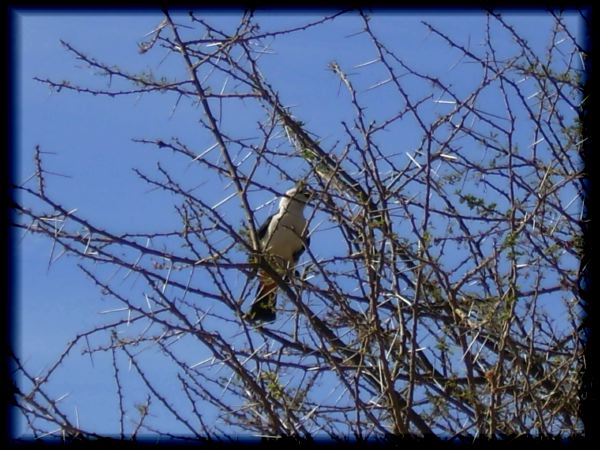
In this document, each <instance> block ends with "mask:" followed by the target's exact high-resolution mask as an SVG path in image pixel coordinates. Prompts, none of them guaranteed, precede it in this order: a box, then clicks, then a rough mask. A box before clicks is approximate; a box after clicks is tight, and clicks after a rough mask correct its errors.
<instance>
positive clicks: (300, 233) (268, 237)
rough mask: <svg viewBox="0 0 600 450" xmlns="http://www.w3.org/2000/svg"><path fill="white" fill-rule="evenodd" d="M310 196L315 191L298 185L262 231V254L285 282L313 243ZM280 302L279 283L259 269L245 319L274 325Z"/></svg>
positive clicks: (259, 238)
mask: <svg viewBox="0 0 600 450" xmlns="http://www.w3.org/2000/svg"><path fill="white" fill-rule="evenodd" d="M310 197H311V192H310V191H309V190H308V189H307V188H306V187H305V186H304V184H303V183H301V184H298V185H297V186H296V187H294V188H292V189H290V190H289V191H287V192H286V193H285V195H284V196H283V197H281V199H280V200H279V211H277V212H276V213H275V214H273V215H272V216H271V217H269V218H268V219H267V220H266V221H265V223H264V224H263V225H262V226H261V227H260V228H259V229H258V236H257V237H258V241H259V245H260V251H261V252H262V254H263V256H264V257H265V258H266V259H267V261H268V263H269V264H270V265H271V267H272V268H273V269H274V270H276V271H277V273H278V274H280V275H281V277H282V278H283V279H289V277H288V273H289V272H290V271H292V270H293V268H294V267H295V265H296V264H297V263H298V259H299V258H300V255H302V253H303V252H304V250H305V248H306V247H308V245H309V244H310V238H309V237H308V235H307V221H306V219H305V218H304V207H305V206H306V203H307V202H308V201H309V199H310ZM276 303H277V282H276V281H275V280H273V278H271V276H270V275H269V274H268V273H267V272H265V271H264V270H262V269H259V270H258V290H257V292H256V299H255V300H254V302H253V303H252V306H251V307H250V310H249V311H248V312H247V313H246V314H245V316H244V317H245V318H246V319H247V320H249V321H252V322H256V321H261V322H272V321H274V320H275V317H276V313H275V308H276Z"/></svg>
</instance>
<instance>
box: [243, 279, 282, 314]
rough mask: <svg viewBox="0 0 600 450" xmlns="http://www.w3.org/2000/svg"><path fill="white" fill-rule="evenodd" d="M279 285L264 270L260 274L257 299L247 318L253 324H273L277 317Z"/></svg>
mask: <svg viewBox="0 0 600 450" xmlns="http://www.w3.org/2000/svg"><path fill="white" fill-rule="evenodd" d="M276 304H277V283H276V282H275V281H274V280H273V279H272V278H271V277H270V276H269V275H268V274H266V273H265V272H263V271H262V270H261V271H259V272H258V289H257V291H256V299H255V300H254V303H252V306H251V307H250V311H248V312H247V313H246V315H245V318H246V319H247V320H249V321H251V322H258V321H261V322H273V321H274V320H275V317H276V313H275V308H276Z"/></svg>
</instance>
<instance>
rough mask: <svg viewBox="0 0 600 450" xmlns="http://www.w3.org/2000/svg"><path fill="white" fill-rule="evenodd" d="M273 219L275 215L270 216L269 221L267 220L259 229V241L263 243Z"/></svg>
mask: <svg viewBox="0 0 600 450" xmlns="http://www.w3.org/2000/svg"><path fill="white" fill-rule="evenodd" d="M273 217H275V214H273V215H271V216H269V217H268V218H267V220H265V222H264V223H263V224H262V225H261V226H260V228H259V229H258V240H259V241H262V240H263V239H264V237H265V235H266V234H267V230H268V229H269V224H270V223H271V220H273Z"/></svg>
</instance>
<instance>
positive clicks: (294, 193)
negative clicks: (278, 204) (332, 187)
mask: <svg viewBox="0 0 600 450" xmlns="http://www.w3.org/2000/svg"><path fill="white" fill-rule="evenodd" d="M312 195H313V192H312V191H311V190H310V189H309V188H308V186H307V185H306V184H304V183H303V182H300V183H298V184H297V185H296V186H294V187H293V188H292V189H290V190H288V191H287V192H286V193H285V197H286V198H288V199H290V200H291V201H297V202H300V203H303V204H306V203H308V202H309V200H310V199H311V197H312Z"/></svg>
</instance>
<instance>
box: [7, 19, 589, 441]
mask: <svg viewBox="0 0 600 450" xmlns="http://www.w3.org/2000/svg"><path fill="white" fill-rule="evenodd" d="M344 14H346V13H341V12H340V13H335V14H331V15H329V16H325V17H323V18H322V19H320V20H318V21H314V22H310V23H309V22H307V23H306V24H305V25H303V26H301V27H297V28H294V29H283V30H279V31H263V30H262V29H261V27H260V23H261V21H260V18H259V17H256V16H255V15H254V14H253V13H251V12H247V13H244V14H243V15H240V20H239V24H238V26H237V27H236V29H235V30H233V31H226V30H222V29H219V28H218V27H216V26H215V25H214V24H211V23H210V21H207V20H205V19H203V18H202V17H201V16H200V15H198V14H195V13H190V14H189V16H186V17H182V16H178V18H177V20H175V19H174V18H173V17H172V16H171V15H170V14H169V13H168V12H166V11H165V12H164V20H163V21H162V22H161V23H160V25H159V26H158V27H157V28H156V29H155V30H154V31H153V32H152V33H151V34H150V35H149V39H148V40H147V41H146V42H144V43H142V44H141V45H140V53H141V54H142V55H145V54H148V53H150V52H161V53H165V52H166V53H167V54H171V55H173V57H175V58H177V59H178V60H180V61H181V62H183V66H184V67H185V72H182V73H180V74H179V77H178V78H176V79H171V78H167V77H159V76H156V75H154V74H152V73H139V74H132V73H129V72H128V71H126V70H125V69H121V68H117V67H114V66H113V65H111V64H110V63H107V62H102V61H99V60H97V59H95V58H94V57H93V56H91V55H88V54H86V53H85V52H83V51H81V50H79V49H78V48H77V46H76V45H74V44H72V43H68V42H62V44H63V46H64V48H65V49H66V51H68V52H69V53H71V54H72V55H73V56H74V57H75V58H76V59H77V60H79V61H80V62H81V63H83V64H84V65H85V66H88V67H91V68H93V69H94V70H95V71H96V73H99V74H100V75H103V76H107V77H109V78H110V80H111V82H113V83H115V84H117V87H114V86H115V85H114V84H109V85H108V86H107V87H106V88H97V87H90V86H85V85H78V84H75V83H73V82H69V81H58V80H52V79H46V78H39V81H40V82H41V83H45V84H47V85H48V86H49V87H50V88H52V89H55V90H57V91H62V92H65V91H75V92H77V93H80V94H81V95H85V94H88V93H92V94H94V95H105V96H112V97H119V96H128V95H133V94H135V95H139V94H140V93H141V94H144V95H152V94H155V93H172V94H175V96H176V98H177V104H179V103H180V102H190V104H194V105H197V106H198V108H199V113H198V118H199V123H198V130H197V132H198V133H202V134H203V135H209V136H211V137H212V140H213V141H214V144H213V145H211V146H210V147H209V148H196V146H195V145H193V144H189V143H186V142H185V140H184V139H182V138H178V137H166V136H162V137H153V136H149V137H145V138H136V139H135V141H136V142H138V143H141V144H143V145H146V146H148V148H149V149H152V150H158V151H159V152H160V154H159V158H160V159H161V162H159V163H158V164H157V166H156V170H154V171H150V172H149V171H142V170H138V169H135V173H136V174H137V176H139V178H140V180H141V181H142V182H144V183H147V184H148V185H150V186H152V187H154V188H158V189H160V190H164V191H167V192H169V193H171V194H172V195H173V198H175V199H176V200H175V202H174V203H175V204H174V214H177V215H178V217H179V218H180V223H179V226H178V227H177V228H176V229H172V230H170V231H161V232H157V231H155V230H141V231H140V230H131V231H129V232H127V233H118V232H115V231H111V230H110V229H105V228H102V227H100V226H98V225H97V224H95V223H93V222H92V221H90V220H88V219H86V217H83V216H81V215H79V214H78V213H77V211H74V208H76V206H77V205H63V204H62V203H61V200H60V198H55V197H54V196H51V195H49V194H48V193H47V184H48V183H49V182H50V181H49V174H48V172H47V169H46V168H45V165H44V150H43V149H41V148H39V147H38V148H36V149H35V151H34V158H35V162H36V173H35V177H33V178H32V179H29V180H27V181H25V182H22V183H21V184H19V185H17V186H15V189H16V190H17V191H18V192H19V193H20V195H21V197H20V198H21V200H20V201H19V203H18V204H17V205H16V206H15V209H16V212H17V220H16V221H15V224H14V225H15V226H16V227H18V228H20V229H22V230H23V231H24V232H26V233H27V234H30V233H34V234H41V235H44V236H47V237H48V239H50V240H51V241H52V242H53V246H55V247H56V248H60V249H62V250H63V251H64V252H66V254H68V255H71V256H73V257H74V258H75V260H76V261H77V264H78V266H79V268H80V269H81V270H82V271H83V273H84V274H85V275H86V276H87V277H89V280H90V281H91V282H92V283H94V284H96V285H97V286H98V288H99V292H100V293H101V294H102V296H106V297H110V298H112V299H114V300H116V301H118V302H120V304H121V305H122V307H123V309H124V311H123V313H122V314H123V316H120V317H118V318H117V319H116V320H114V321H109V322H101V321H99V322H98V324H97V326H95V327H93V328H92V329H89V330H88V331H86V332H84V333H81V334H79V335H77V336H75V337H74V339H73V340H72V341H71V342H70V343H69V345H68V346H67V347H66V348H65V350H64V352H63V353H62V354H61V355H60V357H59V358H58V359H57V360H56V363H55V364H54V365H52V366H51V367H49V368H47V370H46V371H45V372H44V373H43V374H37V375H36V376H34V374H32V373H31V372H30V371H29V370H28V368H27V364H25V363H24V362H22V361H21V359H20V358H19V357H18V355H13V358H12V359H13V362H14V367H15V372H14V374H15V376H16V377H17V379H18V383H17V386H16V387H15V390H16V394H15V401H16V404H17V408H18V410H19V411H20V413H22V414H23V415H24V417H25V418H26V420H27V424H28V426H29V428H30V430H31V432H32V433H33V434H34V435H35V436H38V437H39V436H43V435H46V434H47V433H49V432H52V431H54V432H60V433H62V435H63V436H69V437H75V436H78V437H98V435H97V434H96V433H95V432H94V431H93V430H90V429H86V428H85V427H82V426H80V425H78V424H77V422H76V421H75V420H74V419H73V417H72V414H70V413H68V412H67V411H65V410H64V408H63V407H62V404H61V402H60V401H59V399H57V398H53V397H52V396H51V395H50V394H49V393H48V392H47V390H46V386H47V384H48V383H49V382H50V380H52V379H53V377H54V376H56V371H57V368H59V367H60V366H61V365H62V364H64V361H65V360H66V359H67V358H74V357H78V356H77V355H76V352H75V349H78V348H82V349H83V351H84V353H91V354H94V353H108V354H110V355H111V357H112V367H113V383H112V384H113V395H114V396H115V412H116V414H117V415H118V416H119V430H115V433H116V434H118V435H119V436H120V437H121V438H127V437H134V438H135V437H136V436H139V435H142V434H146V433H157V434H159V435H164V436H169V437H172V436H173V433H172V432H171V431H170V430H169V429H165V428H163V427H162V426H161V422H160V417H161V415H165V414H166V415H170V416H172V417H175V418H176V420H177V421H178V422H179V423H180V424H181V425H182V426H183V427H185V429H186V430H187V433H188V434H187V437H185V438H189V439H203V438H214V437H217V436H220V435H222V434H231V433H242V434H243V433H246V434H251V435H254V434H255V435H261V436H292V437H297V438H309V437H311V436H319V435H325V436H330V437H341V436H348V435H349V436H353V437H355V438H358V439H369V438H373V437H378V436H385V435H389V434H397V435H406V434H411V435H430V434H433V435H438V436H455V435H479V436H489V437H499V436H507V435H516V434H523V433H532V434H541V435H546V434H562V435H573V434H576V433H580V432H581V431H582V422H581V418H580V417H579V414H578V407H579V399H578V392H579V387H580V372H581V370H582V366H583V358H582V355H583V353H582V346H581V342H580V338H579V336H578V326H579V322H580V310H579V308H578V292H577V276H578V261H579V257H580V251H581V238H580V221H581V216H580V214H581V202H580V200H579V198H580V193H581V189H582V187H581V176H582V172H581V167H580V155H579V153H580V149H581V144H582V141H583V140H584V139H583V137H582V132H581V127H580V124H579V114H580V113H581V108H582V95H581V80H580V77H581V73H582V70H583V67H582V66H581V65H580V62H581V61H582V59H584V58H585V57H586V55H585V52H584V50H583V49H582V48H581V44H580V43H579V42H578V39H577V37H576V36H575V35H574V32H573V30H570V29H569V28H568V27H567V26H566V24H565V22H564V19H563V17H562V16H561V15H559V14H554V13H548V15H549V16H551V17H552V23H553V27H552V28H551V29H549V30H547V32H548V45H547V48H546V51H545V52H543V53H540V52H539V51H537V50H535V49H533V48H531V47H530V46H529V44H528V42H527V41H526V40H525V39H524V38H523V37H522V36H521V35H520V33H519V30H517V29H516V28H514V27H513V26H512V25H511V21H510V19H507V18H505V17H503V16H502V15H500V14H497V13H494V12H492V13H488V14H487V15H485V16H484V15H482V16H481V24H482V27H483V29H484V30H485V39H484V42H483V43H482V44H481V45H479V46H477V47H471V46H470V45H469V44H468V43H465V42H461V41H459V40H456V39H455V38H453V36H452V35H450V34H446V33H445V32H444V31H442V30H440V29H439V28H438V27H436V26H434V25H432V24H430V23H427V22H423V24H422V25H423V27H425V29H427V30H428V31H429V32H430V33H431V36H432V37H433V38H435V39H438V40H439V43H440V45H443V46H447V48H448V49H449V50H451V51H455V52H458V53H459V54H460V55H461V59H460V61H459V64H460V67H463V68H464V67H468V70H469V71H470V72H469V73H470V75H471V76H473V83H472V85H471V88H470V89H469V90H468V91H465V90H464V89H456V88H455V87H453V85H452V83H451V82H449V81H448V80H446V79H445V77H448V76H449V75H448V72H447V71H445V70H446V69H444V70H441V71H440V73H426V72H423V71H421V70H420V69H419V68H418V67H415V66H414V65H413V64H411V61H409V60H406V59H404V58H403V57H402V56H401V55H399V54H397V53H396V52H395V51H394V49H393V47H392V45H391V44H390V43H389V42H385V40H384V39H382V38H380V36H379V34H378V30H377V26H376V23H377V20H376V18H375V19H373V17H370V16H369V15H368V14H365V13H362V12H357V13H352V14H354V15H355V18H356V19H357V20H359V21H360V27H359V29H357V34H359V35H360V37H361V39H364V40H365V45H370V48H371V51H372V54H373V58H372V60H370V61H367V62H365V63H364V64H360V65H358V66H356V67H353V68H351V67H347V66H345V63H344V62H336V61H334V60H332V61H331V64H330V65H329V67H328V69H329V70H330V71H331V76H332V77H334V78H335V79H337V80H339V86H340V92H338V93H337V95H339V96H340V97H342V99H343V101H344V102H345V110H344V113H343V114H340V120H339V122H338V123H339V125H338V127H337V129H336V130H333V131H332V133H333V134H334V136H335V143H331V140H330V139H329V140H327V139H324V137H323V136H316V135H315V134H314V133H313V132H312V131H311V129H310V125H308V124H307V122H306V121H307V119H308V118H306V117H302V116H299V115H298V114H296V113H295V111H294V108H293V107H289V106H286V100H285V99H286V92H284V91H280V90H277V89H276V88H275V87H274V85H273V80H270V79H269V78H268V77H267V76H266V75H265V74H264V73H263V71H262V70H261V61H262V60H261V58H276V56H274V55H270V54H266V52H265V49H266V48H267V46H268V45H273V46H276V43H277V41H278V39H280V38H282V37H286V38H290V37H293V38H297V39H302V35H303V33H306V32H307V30H309V29H312V28H315V27H335V25H336V21H338V20H340V19H341V18H342V17H344ZM502 39H503V40H506V42H511V44H510V46H509V47H510V52H508V51H507V50H506V47H503V48H502V51H501V53H502V54H498V52H499V51H498V48H497V47H498V45H497V44H496V43H497V42H498V41H499V40H502ZM365 71H370V73H371V74H376V76H378V77H382V78H380V82H379V83H375V84H373V85H371V86H366V85H364V82H363V81H362V79H361V78H360V75H361V74H362V73H364V72H365ZM473 74H474V75H473ZM124 86H125V87H124ZM378 93H381V95H384V96H387V97H388V98H393V100H394V105H395V107H394V108H395V109H383V107H382V109H383V113H382V111H374V109H373V108H371V107H367V103H368V101H367V100H366V98H367V96H369V95H379V94H378ZM334 95H335V94H334ZM233 102H245V103H246V104H248V105H251V107H250V108H249V112H248V117H247V118H245V117H235V118H231V117H228V116H227V111H228V109H227V105H228V104H230V103H233ZM348 111H351V115H352V117H351V118H350V119H347V118H346V117H349V116H348ZM242 123H244V124H243V125H242ZM248 123H250V124H253V125H252V126H253V127H254V132H255V136H254V137H253V138H251V139H248V138H247V134H245V132H244V131H241V128H242V127H245V126H247V124H248ZM407 129H410V130H412V132H413V133H414V135H415V136H417V138H416V140H415V145H414V146H412V147H411V146H410V145H409V144H407V145H404V144H403V143H402V142H401V141H398V140H397V139H396V141H395V142H396V144H395V146H393V145H391V144H390V139H389V138H388V137H387V136H389V135H390V133H392V134H393V133H396V134H397V133H400V132H402V130H407ZM327 142H329V143H327ZM172 159H177V160H183V161H185V162H188V163H189V166H191V167H193V168H194V170H197V171H198V173H202V174H204V175H203V176H214V178H213V179H214V180H216V183H218V186H220V187H219V188H215V189H217V190H218V189H222V192H223V197H222V202H219V203H218V204H216V205H215V204H214V203H213V202H211V201H210V200H208V197H207V196H208V192H207V191H206V190H200V189H194V188H193V184H192V183H190V174H189V172H184V171H181V170H177V169H171V168H169V167H168V166H167V165H165V164H164V162H163V161H168V160H172ZM266 170H268V171H269V176H268V177H265V176H264V174H265V171H266ZM299 181H303V182H306V183H307V184H308V185H310V187H311V189H312V190H313V191H314V192H315V196H314V197H313V199H312V201H311V205H310V206H311V208H309V210H310V211H309V214H308V216H309V219H310V223H311V226H310V235H311V241H312V244H311V246H310V247H309V248H308V249H307V251H306V253H305V255H304V256H303V258H302V260H301V263H300V265H299V266H298V267H297V268H296V272H297V275H296V276H294V277H291V278H290V279H289V280H287V281H284V280H283V279H282V277H281V276H280V274H279V273H278V272H277V271H276V270H274V269H273V268H272V267H271V266H270V265H269V261H268V259H265V258H260V256H261V255H260V251H259V249H258V246H257V239H258V238H257V229H258V226H259V225H260V221H259V219H258V217H257V212H259V211H261V208H262V207H263V206H264V205H260V204H259V203H257V199H258V198H259V195H263V197H260V198H264V195H268V197H270V198H275V197H276V196H279V195H281V194H282V193H283V192H284V191H285V188H281V187H280V185H285V187H286V188H287V187H289V186H290V185H293V184H294V183H296V182H299ZM213 191H214V189H213ZM225 203H229V204H233V203H235V205H236V211H237V214H233V213H231V212H230V210H227V213H225V212H223V211H224V210H222V209H220V206H221V204H225ZM332 243H335V245H332ZM332 247H333V250H331V251H327V252H326V251H324V249H325V248H328V249H331V248H332ZM107 267H108V268H112V269H113V270H112V271H107V270H105V269H106V268H107ZM258 267H260V268H261V269H262V270H264V271H265V272H267V273H269V274H270V275H271V276H272V277H273V278H274V279H275V280H276V281H277V284H278V287H279V303H278V319H277V321H275V322H273V323H270V324H263V325H258V326H256V325H254V324H251V323H248V322H247V321H246V320H245V319H244V312H245V310H246V308H247V306H248V305H249V302H250V301H251V299H253V296H254V294H255V289H256V283H257V282H256V277H255V274H256V270H257V269H258ZM114 269H116V273H121V274H133V275H135V276H136V277H137V278H138V280H140V281H141V283H138V285H137V287H136V288H129V289H124V288H123V287H122V286H119V285H117V284H115V283H114V282H113V280H114V273H115V270H114ZM140 284H141V287H140ZM148 345H150V346H151V347H153V348H156V349H159V350H160V355H161V358H162V360H161V361H162V362H161V370H163V368H164V367H169V368H170V370H171V371H172V373H173V374H174V376H173V378H172V380H171V382H170V385H169V386H165V385H164V384H161V382H160V381H159V380H157V379H156V378H157V377H156V374H157V370H158V369H157V367H156V365H150V364H148V363H147V360H146V359H145V358H146V354H145V353H144V352H140V351H138V350H139V349H140V348H141V347H142V346H148ZM191 348H200V349H202V351H204V352H207V353H208V357H207V358H206V359H205V360H203V361H200V362H197V361H193V360H192V359H191V357H190V356H189V353H188V351H189V349H191ZM79 357H81V356H79ZM132 380H133V383H132ZM173 384H176V388H175V389H174V387H173ZM140 391H143V392H144V395H145V400H144V401H143V402H142V403H139V402H138V403H136V402H134V401H133V400H132V398H133V397H134V396H135V395H139V393H140ZM134 393H135V395H134ZM207 411H213V414H214V415H211V416H210V418H207V417H208V416H207ZM131 418H135V420H134V421H133V422H131V421H130V419H131Z"/></svg>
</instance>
